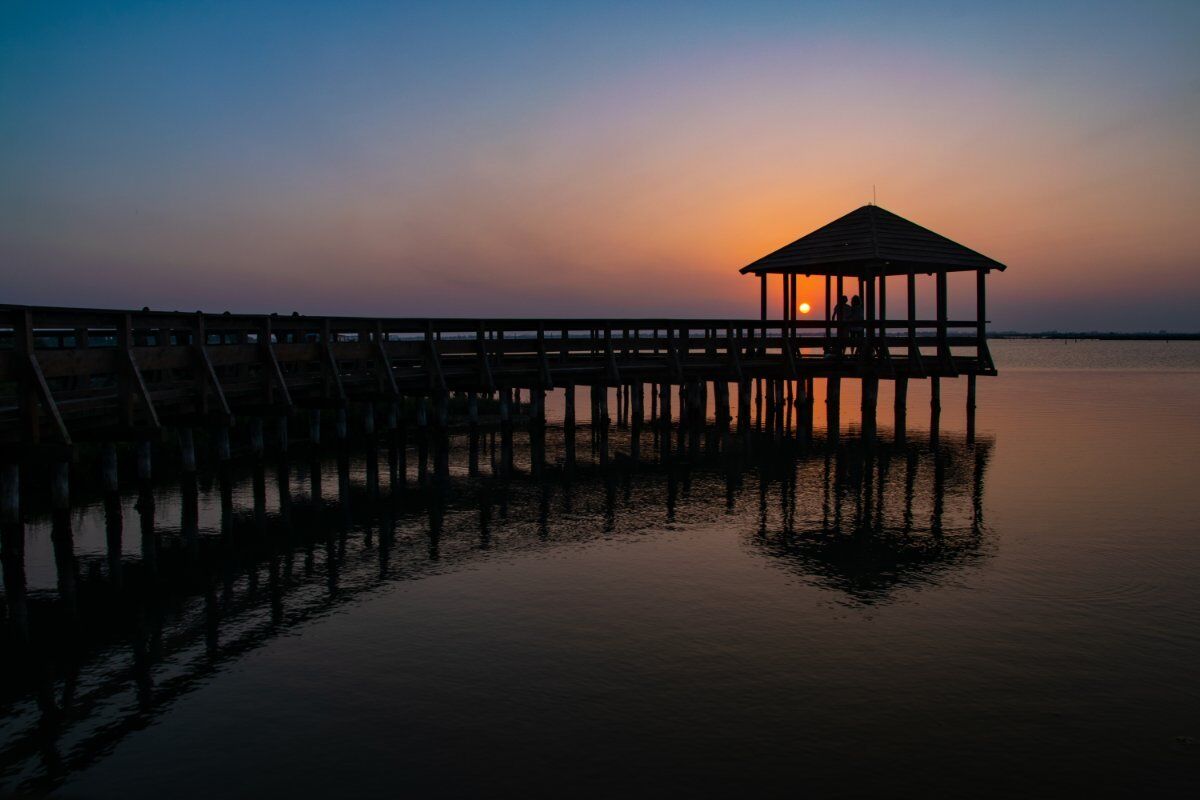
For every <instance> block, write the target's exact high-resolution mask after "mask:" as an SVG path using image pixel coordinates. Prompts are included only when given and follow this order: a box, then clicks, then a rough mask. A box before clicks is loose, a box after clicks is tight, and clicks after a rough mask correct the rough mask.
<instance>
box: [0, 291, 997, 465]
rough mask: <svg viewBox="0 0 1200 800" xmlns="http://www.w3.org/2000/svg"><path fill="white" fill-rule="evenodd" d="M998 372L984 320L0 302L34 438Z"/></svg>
mask: <svg viewBox="0 0 1200 800" xmlns="http://www.w3.org/2000/svg"><path fill="white" fill-rule="evenodd" d="M853 342H858V343H860V344H861V346H860V347H859V348H858V352H857V353H856V354H855V353H851V352H850V350H851V349H852V348H850V347H848V345H850V344H851V343H853ZM994 373H995V367H994V365H993V364H992V361H991V357H990V355H989V354H988V350H987V341H986V338H985V337H984V335H983V330H982V327H981V326H979V325H978V323H977V322H976V321H974V320H970V321H951V320H913V321H908V320H901V321H899V322H896V321H888V320H878V321H872V322H870V323H861V322H860V323H837V322H831V321H825V320H754V319H740V320H714V319H411V318H405V319H378V318H363V317H314V316H279V315H274V314H271V315H261V316H256V315H241V314H202V313H179V312H155V311H110V310H100V309H75V308H46V307H29V306H11V305H10V306H0V387H2V389H0V442H3V443H4V445H5V447H6V449H7V450H8V451H9V452H10V453H14V454H16V453H20V454H23V455H29V454H30V448H43V449H44V448H47V447H49V448H51V449H53V448H54V446H55V445H60V446H61V445H71V444H72V443H74V442H78V441H87V440H93V441H95V440H107V439H113V438H117V439H122V438H134V439H136V438H143V437H145V436H147V435H152V434H153V433H154V432H156V431H158V430H160V429H162V428H163V427H179V426H197V425H211V424H228V423H230V422H232V421H233V419H234V418H235V417H248V416H279V415H281V414H290V413H291V412H292V411H293V410H295V409H339V408H345V407H346V406H347V405H348V404H354V403H359V404H361V403H368V404H386V403H390V402H393V401H397V400H400V399H401V398H404V397H429V398H431V399H433V400H434V401H436V400H437V399H438V398H439V397H440V396H442V395H445V394H448V393H460V392H461V393H491V392H497V391H500V390H509V389H528V390H530V391H532V392H539V391H541V392H544V391H548V390H551V389H555V388H564V387H571V386H604V387H614V386H615V387H622V386H623V387H636V386H637V385H638V384H655V385H659V386H662V385H672V384H677V385H685V384H690V383H694V382H711V383H714V384H722V385H725V386H728V385H729V384H736V385H738V386H739V387H740V388H741V389H742V391H743V393H745V392H746V391H748V390H749V387H750V384H751V383H752V382H756V381H771V382H785V383H786V382H798V383H800V384H804V383H806V382H808V381H812V380H815V379H822V380H828V381H834V382H838V381H840V380H843V379H860V380H864V381H866V382H868V383H870V382H873V381H878V380H880V379H882V380H898V381H901V382H904V383H907V380H908V379H910V378H918V379H921V378H935V379H938V378H945V377H956V376H958V375H966V376H970V377H972V378H973V377H974V376H976V375H991V374H994ZM767 402H768V403H769V402H770V398H769V397H768V401H767Z"/></svg>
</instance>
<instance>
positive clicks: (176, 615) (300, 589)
mask: <svg viewBox="0 0 1200 800" xmlns="http://www.w3.org/2000/svg"><path fill="white" fill-rule="evenodd" d="M648 435H649V436H651V437H652V436H653V435H654V434H648ZM663 438H664V439H665V438H666V437H663ZM615 444H617V445H618V446H619V443H615ZM710 445H711V446H708V447H705V448H700V447H699V446H698V445H693V443H691V442H689V443H687V446H686V447H685V448H684V449H683V450H682V451H681V452H683V453H686V454H687V458H679V457H677V456H675V455H674V454H673V453H671V452H670V450H673V449H674V448H669V449H668V456H669V457H668V458H666V459H664V460H663V461H662V462H660V463H644V462H642V463H636V464H634V463H631V462H630V461H629V460H627V459H626V460H622V459H620V458H615V459H614V460H613V462H612V464H611V465H610V467H609V468H600V467H598V466H593V467H590V468H589V467H588V466H583V467H581V468H579V469H576V470H573V471H571V472H569V473H564V472H559V471H555V470H547V469H539V470H536V472H538V473H543V477H542V478H541V479H536V480H535V479H533V477H532V474H533V473H534V472H535V470H532V469H530V470H526V471H524V472H522V471H520V470H508V469H505V470H501V471H500V472H501V473H502V474H504V475H505V476H507V477H505V478H501V477H498V476H493V477H474V478H466V477H465V474H466V471H465V470H464V471H462V472H458V473H453V474H456V475H459V476H460V477H457V478H454V479H452V481H451V483H450V484H449V485H448V486H441V487H438V486H436V485H434V483H433V482H430V483H429V484H427V485H425V486H422V485H421V484H420V482H419V481H405V480H404V473H403V472H400V474H399V476H398V477H396V476H395V471H394V467H395V465H396V462H397V456H396V454H395V453H383V454H382V455H381V454H380V453H378V452H374V451H372V452H369V453H366V454H365V455H363V454H359V455H358V456H357V457H355V458H351V457H349V456H347V455H346V454H342V455H341V456H339V457H336V458H333V459H329V460H321V459H316V460H312V461H309V462H300V463H297V464H287V463H281V464H277V465H273V466H270V467H263V466H261V465H260V466H259V467H257V468H253V469H251V470H250V471H249V472H248V473H247V474H234V473H231V472H229V471H224V472H221V473H219V474H217V475H213V476H204V477H202V478H201V481H200V482H199V483H198V482H197V480H196V479H195V477H185V478H184V479H183V480H182V482H181V483H180V485H179V486H178V487H173V488H171V489H170V490H169V491H164V490H163V489H162V487H159V488H158V490H157V491H155V490H153V488H152V487H149V486H142V487H140V488H139V490H138V492H137V495H136V502H135V504H134V505H133V508H134V510H135V511H136V514H137V531H138V537H139V542H138V546H137V549H136V550H135V551H134V552H132V553H127V552H126V551H125V550H124V544H123V540H124V539H125V536H126V525H125V522H126V520H125V519H124V511H123V509H124V505H123V504H122V502H121V498H119V497H116V496H112V497H108V498H105V500H104V502H103V504H102V505H101V506H99V507H98V509H99V510H98V513H99V514H101V515H102V528H103V532H104V537H103V540H104V546H103V548H100V549H96V550H95V551H94V552H92V551H86V552H85V551H83V550H79V549H78V548H77V547H76V537H75V535H74V532H73V530H72V518H71V516H70V515H68V514H61V515H59V516H57V517H55V519H54V520H53V527H52V541H53V559H54V565H55V569H56V573H57V583H56V587H55V589H54V590H53V591H49V590H39V591H30V590H28V589H27V581H26V575H25V557H24V552H23V550H24V545H25V537H24V535H23V531H21V530H20V529H10V530H6V531H5V536H4V541H3V576H4V586H5V602H4V608H5V619H4V637H5V640H6V641H5V652H6V654H8V657H7V658H5V659H3V663H2V665H0V674H2V675H3V684H2V685H3V687H4V688H3V690H2V692H3V693H2V694H0V708H2V709H3V714H2V717H3V720H4V721H3V723H2V724H0V788H5V789H20V790H27V791H44V790H48V789H51V788H53V787H54V786H56V785H58V784H60V783H61V782H62V781H63V780H64V779H65V777H66V776H67V775H69V774H70V773H72V772H74V771H77V770H80V769H83V768H85V767H87V766H88V765H90V764H92V763H95V762H96V761H98V760H100V759H102V758H103V757H104V756H105V754H107V753H109V752H110V751H111V750H112V749H113V748H114V747H115V746H116V744H117V743H118V742H120V741H121V740H122V738H123V737H125V736H126V735H128V734H129V733H131V732H133V731H136V730H139V729H141V728H144V727H146V726H147V725H149V724H151V723H152V722H153V721H154V720H155V719H156V718H157V717H158V716H160V715H162V714H164V713H165V712H166V711H167V710H168V709H169V708H170V706H171V704H172V703H173V702H174V701H175V700H176V699H178V698H179V697H181V696H183V695H185V694H187V693H188V692H190V691H192V690H193V689H195V688H197V687H198V686H200V685H201V684H202V683H203V682H204V681H206V680H207V679H209V678H210V677H211V676H212V675H213V674H214V672H216V671H218V670H220V669H222V668H223V667H224V666H225V665H227V664H229V663H230V662H232V661H234V660H236V659H237V658H239V657H240V656H242V655H243V654H245V653H247V652H249V651H251V650H253V649H255V648H257V647H259V646H260V645H262V644H264V643H266V642H268V641H270V640H271V639H272V638H273V637H276V636H278V635H280V634H281V633H284V632H286V631H290V630H294V629H296V628H297V627H299V626H302V625H305V624H306V623H308V622H311V621H313V620H315V619H318V618H321V617H323V616H326V615H328V614H330V613H332V612H333V611H334V610H337V609H341V608H345V607H346V606H347V605H349V604H353V603H355V602H358V601H361V600H362V599H363V598H364V597H366V596H369V595H370V594H371V593H372V592H375V591H378V590H379V589H380V588H382V587H384V586H386V585H388V584H389V583H391V582H394V581H406V580H416V579H420V578H422V577H425V576H428V575H432V574H436V573H439V572H445V571H447V570H454V569H458V568H461V567H462V566H464V565H470V564H472V563H474V562H477V561H478V560H479V559H485V558H489V557H491V556H492V555H493V554H496V553H505V554H513V553H517V552H522V551H528V552H536V551H538V550H545V549H550V548H558V547H565V546H572V545H576V544H579V543H586V542H589V541H592V540H595V539H597V538H609V539H611V538H613V537H622V536H628V537H634V536H645V535H671V534H672V531H675V530H678V529H680V528H683V527H686V526H711V525H712V524H713V521H714V520H720V521H721V523H720V524H721V525H722V526H723V527H724V528H726V529H728V530H730V531H734V532H736V533H737V534H738V535H739V536H740V537H741V538H742V541H743V542H744V544H745V547H746V549H747V551H748V552H750V553H752V554H754V555H755V556H758V557H762V558H764V559H766V560H767V561H768V562H769V563H771V564H772V565H774V566H777V567H779V568H780V569H784V570H787V571H789V572H791V573H793V574H794V575H795V576H796V577H797V578H798V579H800V580H803V581H806V582H812V583H816V584H819V585H821V586H824V587H827V588H829V589H832V590H836V596H837V597H839V598H840V600H841V601H842V602H846V603H850V604H878V603H883V602H886V601H887V600H888V599H889V598H891V597H893V596H894V595H895V593H896V592H897V591H898V590H900V589H902V588H904V587H906V586H912V585H926V586H928V585H934V584H936V583H938V582H939V581H942V580H945V579H946V577H947V576H948V575H949V574H951V573H952V572H953V571H954V570H956V569H959V568H961V567H963V566H964V565H966V564H969V563H971V562H972V561H975V560H978V559H979V558H981V557H983V556H984V555H985V554H986V553H987V550H988V547H987V537H986V534H985V529H984V522H983V520H984V513H983V486H984V476H985V472H986V469H987V463H988V459H989V455H990V452H991V449H992V442H991V441H990V440H977V441H975V442H974V443H973V444H970V445H968V444H967V443H966V442H965V441H957V440H950V439H948V437H946V436H945V435H944V434H943V435H942V436H941V437H940V439H939V440H938V441H937V443H936V444H933V443H931V442H930V440H928V439H925V440H920V439H918V438H916V437H914V436H911V435H910V436H909V437H908V439H907V441H905V442H904V443H899V444H892V445H877V446H873V447H866V446H864V445H863V444H862V443H861V442H860V441H857V440H854V439H847V438H843V439H842V440H841V441H840V442H839V443H837V444H836V445H835V446H833V447H831V448H828V449H826V448H821V447H814V448H812V449H796V448H792V449H788V448H784V449H778V448H775V447H772V446H770V445H769V444H765V443H760V444H758V445H757V446H756V447H755V448H754V450H753V453H749V452H748V451H746V450H745V449H739V450H735V451H727V450H726V449H724V448H723V447H721V446H717V445H716V444H715V443H710ZM493 449H494V447H493ZM645 451H646V452H654V450H653V449H651V448H649V447H647V448H645ZM527 456H528V453H526V454H518V456H517V458H516V461H517V462H521V460H522V459H523V458H525V457H527ZM381 457H382V458H386V459H388V463H387V465H386V466H387V467H388V468H386V469H384V470H380V468H379V466H380V464H379V461H380V458H381ZM534 458H535V460H538V461H540V458H537V457H536V456H535V457H534ZM468 459H469V456H465V457H464V459H463V460H464V463H465V462H466V461H467V460H468ZM381 473H382V475H383V476H384V477H388V478H389V479H388V480H386V481H384V477H381ZM384 483H386V485H382V484H384ZM247 501H248V502H247ZM168 509H170V510H171V511H172V512H173V511H174V510H175V509H178V515H177V516H176V515H175V514H174V513H168ZM168 518H169V519H170V520H175V519H178V525H177V526H176V525H174V524H173V522H168Z"/></svg>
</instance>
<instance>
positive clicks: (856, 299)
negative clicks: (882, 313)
mask: <svg viewBox="0 0 1200 800" xmlns="http://www.w3.org/2000/svg"><path fill="white" fill-rule="evenodd" d="M850 305H852V306H861V305H862V298H861V297H859V296H858V295H854V299H853V300H851V301H850Z"/></svg>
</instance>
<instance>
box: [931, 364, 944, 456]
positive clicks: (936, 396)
mask: <svg viewBox="0 0 1200 800" xmlns="http://www.w3.org/2000/svg"><path fill="white" fill-rule="evenodd" d="M941 420H942V379H941V378H940V377H938V376H937V375H933V376H931V377H930V378H929V439H930V443H931V444H933V445H935V446H936V444H937V439H938V432H939V431H940V429H941Z"/></svg>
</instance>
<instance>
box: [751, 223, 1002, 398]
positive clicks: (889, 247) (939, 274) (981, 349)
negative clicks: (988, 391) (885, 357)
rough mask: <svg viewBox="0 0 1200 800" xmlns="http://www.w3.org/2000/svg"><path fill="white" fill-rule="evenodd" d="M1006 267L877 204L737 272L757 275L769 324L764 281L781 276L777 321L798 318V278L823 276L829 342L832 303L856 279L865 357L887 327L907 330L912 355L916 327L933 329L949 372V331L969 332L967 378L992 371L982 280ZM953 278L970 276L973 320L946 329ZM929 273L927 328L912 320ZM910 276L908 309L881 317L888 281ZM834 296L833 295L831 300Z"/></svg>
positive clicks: (884, 339)
mask: <svg viewBox="0 0 1200 800" xmlns="http://www.w3.org/2000/svg"><path fill="white" fill-rule="evenodd" d="M1004 268H1005V267H1004V264H1001V263H1000V262H999V261H996V260H994V259H991V258H988V257H987V256H985V255H983V254H981V253H978V252H976V251H974V250H972V249H970V248H969V247H964V246H963V245H961V244H959V243H958V242H955V241H952V240H950V239H947V238H946V237H945V236H942V235H941V234H938V233H934V232H933V231H931V230H929V229H928V228H923V227H921V226H920V225H917V224H916V223H914V222H910V221H909V220H906V219H904V218H903V217H901V216H899V215H897V214H893V213H892V212H891V211H888V210H886V209H884V208H881V207H879V206H877V205H865V206H862V207H861V208H857V209H855V210H854V211H851V212H850V213H849V214H846V215H845V216H844V217H840V218H838V219H836V220H834V221H833V222H830V223H829V224H828V225H825V226H823V227H820V228H818V229H816V230H815V231H813V232H812V233H810V234H808V235H806V236H803V237H801V238H799V239H797V240H796V241H794V242H792V243H791V244H788V245H784V246H783V247H781V248H779V249H778V250H776V251H774V252H773V253H769V254H767V255H765V256H763V257H762V258H760V259H758V260H757V261H754V262H753V263H751V264H747V265H746V266H745V267H742V269H741V272H742V274H743V275H757V276H758V278H759V280H760V282H761V286H762V290H761V306H762V308H761V318H762V319H763V320H766V319H767V318H768V309H769V297H768V276H770V275H779V276H780V278H781V281H780V311H781V315H780V319H781V320H783V321H785V322H795V321H797V319H798V314H797V311H798V307H797V305H798V301H797V292H796V289H797V280H798V278H799V276H801V275H803V276H805V277H811V276H813V275H824V276H825V323H826V325H825V327H826V331H827V334H826V335H827V336H828V335H829V330H830V328H832V327H833V326H834V322H833V321H832V320H831V319H830V314H831V311H832V309H833V308H834V305H835V304H836V302H837V298H840V297H841V296H842V295H843V294H844V293H845V292H844V289H845V281H846V280H847V279H851V280H857V281H858V286H857V291H858V294H859V296H860V297H861V298H862V301H863V318H864V321H863V324H862V329H863V336H864V339H865V344H866V347H865V348H864V351H865V352H866V353H872V352H877V350H878V348H880V347H883V348H886V347H887V345H888V343H889V341H888V338H887V329H888V328H889V327H890V328H904V329H907V332H908V339H909V342H908V343H909V344H910V346H911V348H910V349H911V351H912V354H915V355H916V357H917V360H918V361H919V360H920V359H919V351H917V350H916V344H917V339H916V336H917V328H920V327H934V328H936V335H937V345H938V351H939V352H938V355H939V361H943V362H944V366H945V367H947V368H948V371H949V372H950V373H955V372H956V371H957V370H955V369H954V361H953V360H952V359H951V358H950V351H949V348H950V345H951V341H950V339H949V336H948V328H950V327H967V326H968V325H969V326H970V327H973V328H975V334H976V335H975V337H974V338H975V341H974V342H972V343H974V344H976V345H977V347H978V352H977V358H978V363H977V364H976V365H974V367H975V368H974V369H972V370H970V371H971V372H976V373H980V374H991V373H994V372H995V366H994V365H993V364H992V361H991V357H990V355H988V352H987V341H986V324H987V315H986V297H987V293H986V281H987V274H988V273H989V272H991V271H992V270H993V269H996V270H1001V271H1003V270H1004ZM951 272H974V273H975V274H976V284H975V285H976V318H975V320H973V321H971V322H969V323H963V322H955V323H951V322H950V320H949V318H948V314H947V295H948V292H947V280H946V279H947V276H948V275H949V273H951ZM921 274H924V275H930V276H934V277H935V279H936V287H937V288H936V293H937V303H936V306H937V319H936V320H935V321H932V322H933V324H932V326H931V325H930V324H929V323H928V322H925V323H922V322H921V321H919V320H918V319H917V276H918V275H921ZM894 275H904V276H907V278H908V287H907V288H908V292H907V294H908V298H907V299H908V307H907V314H906V316H905V317H903V318H900V319H895V318H889V317H888V312H887V281H886V280H885V278H886V277H888V276H894ZM835 291H836V294H835Z"/></svg>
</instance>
